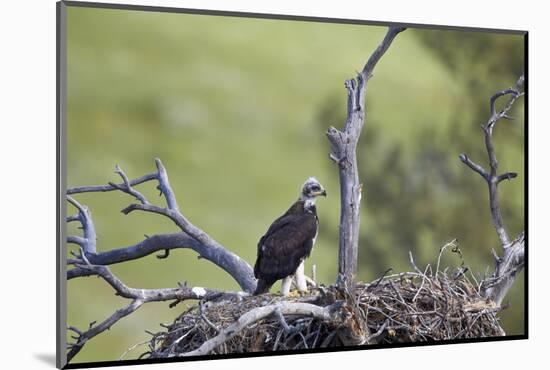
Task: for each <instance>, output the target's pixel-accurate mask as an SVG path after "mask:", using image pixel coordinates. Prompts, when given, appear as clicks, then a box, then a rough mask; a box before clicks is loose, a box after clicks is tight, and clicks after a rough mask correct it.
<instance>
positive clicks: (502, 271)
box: [459, 75, 525, 305]
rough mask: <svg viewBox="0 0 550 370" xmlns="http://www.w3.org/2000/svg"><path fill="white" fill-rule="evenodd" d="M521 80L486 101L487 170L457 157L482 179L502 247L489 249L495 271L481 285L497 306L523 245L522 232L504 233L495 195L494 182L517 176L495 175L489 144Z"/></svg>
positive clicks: (519, 265)
mask: <svg viewBox="0 0 550 370" xmlns="http://www.w3.org/2000/svg"><path fill="white" fill-rule="evenodd" d="M523 83H524V76H523V75H522V76H520V77H519V78H518V80H517V81H516V84H515V86H514V87H511V88H509V89H505V90H502V91H498V92H496V93H495V94H494V95H493V96H491V99H490V100H489V109H490V113H491V116H490V117H489V119H488V120H487V122H486V123H485V124H484V125H482V126H481V128H482V129H483V134H484V142H485V149H486V150H487V156H488V159H489V168H490V170H489V171H487V170H486V169H484V168H483V167H482V166H480V165H479V164H476V163H475V162H473V161H472V160H471V159H470V158H469V157H468V156H467V155H466V154H460V156H459V158H460V160H461V161H462V162H463V163H464V164H465V165H467V166H468V167H469V168H470V169H472V170H473V171H475V172H477V173H478V174H479V175H480V176H481V177H482V178H483V179H484V180H485V181H486V182H487V187H488V190H489V207H490V208H491V220H492V222H493V226H494V228H495V231H496V233H497V235H498V238H499V239H500V243H501V245H502V248H503V251H504V253H503V255H502V257H499V256H498V255H497V253H496V252H494V251H493V256H494V258H495V265H496V267H495V271H494V272H493V274H492V276H491V277H490V278H489V279H487V280H485V281H484V282H483V285H482V288H483V291H484V295H485V297H487V298H490V299H492V300H493V301H494V302H495V303H497V304H498V305H500V304H501V303H502V300H503V299H504V297H505V296H506V294H507V293H508V291H509V290H510V288H511V286H512V284H513V282H514V280H515V278H516V276H517V274H518V273H519V272H520V271H521V270H522V269H523V265H524V249H525V248H524V244H525V238H524V233H523V232H522V233H521V234H520V235H519V236H518V237H517V238H516V239H515V240H514V241H512V242H510V238H509V236H508V232H507V231H506V228H505V227H504V222H503V220H502V213H501V212H500V203H499V197H498V185H499V184H500V182H502V181H503V180H512V179H514V178H516V177H517V174H516V173H515V172H506V173H503V174H501V175H499V174H498V161H497V157H496V153H495V147H494V145H493V129H494V127H495V124H496V123H497V122H498V121H499V120H501V119H511V118H510V117H509V116H508V112H509V111H510V109H512V106H513V105H514V103H515V102H516V100H517V99H518V98H519V97H521V96H523V94H524V93H523V92H521V90H522V87H523ZM507 95H509V96H510V97H509V99H508V101H507V102H506V104H505V105H504V107H503V108H502V109H501V110H500V111H498V110H497V109H496V108H495V104H496V102H497V100H498V99H499V98H500V97H503V96H507Z"/></svg>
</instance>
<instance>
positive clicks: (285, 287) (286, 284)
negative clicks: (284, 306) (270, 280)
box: [281, 275, 292, 296]
mask: <svg viewBox="0 0 550 370" xmlns="http://www.w3.org/2000/svg"><path fill="white" fill-rule="evenodd" d="M291 284H292V275H290V276H287V277H286V278H284V279H283V282H282V283H281V294H282V295H284V296H286V295H288V293H289V292H290V285H291Z"/></svg>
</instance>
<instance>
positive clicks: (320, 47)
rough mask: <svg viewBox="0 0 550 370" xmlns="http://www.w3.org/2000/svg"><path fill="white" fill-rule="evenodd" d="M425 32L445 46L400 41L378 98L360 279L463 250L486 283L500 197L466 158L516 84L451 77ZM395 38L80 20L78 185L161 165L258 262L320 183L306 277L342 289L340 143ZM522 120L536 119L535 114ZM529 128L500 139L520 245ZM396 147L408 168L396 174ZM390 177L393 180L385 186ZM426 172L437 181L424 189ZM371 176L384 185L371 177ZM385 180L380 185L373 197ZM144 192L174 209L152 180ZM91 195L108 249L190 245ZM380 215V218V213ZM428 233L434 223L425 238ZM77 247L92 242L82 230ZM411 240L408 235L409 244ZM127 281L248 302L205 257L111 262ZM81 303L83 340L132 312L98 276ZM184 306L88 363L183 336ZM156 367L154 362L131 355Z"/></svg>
mask: <svg viewBox="0 0 550 370" xmlns="http://www.w3.org/2000/svg"><path fill="white" fill-rule="evenodd" d="M426 32H432V33H433V32H437V31H417V30H407V31H406V32H404V33H402V34H400V35H399V36H398V38H397V40H396V41H395V43H394V45H393V46H392V48H391V49H390V50H389V52H388V53H387V54H386V55H385V56H384V58H383V59H382V60H381V61H380V63H379V65H378V66H377V69H376V71H375V76H374V78H373V79H372V80H371V81H370V82H369V85H368V93H367V94H368V98H367V124H366V125H367V128H366V130H365V132H364V138H363V141H362V144H361V149H360V153H359V162H360V166H361V168H362V176H365V180H364V182H365V184H366V187H365V194H366V195H365V198H364V203H363V205H362V206H363V216H362V217H363V218H362V220H363V224H362V231H361V232H362V244H361V246H360V254H361V256H360V259H361V261H360V267H359V270H360V271H359V277H360V279H362V280H371V279H375V278H376V277H377V276H378V274H379V273H380V271H384V270H386V269H387V268H388V267H393V268H394V269H395V270H403V269H405V270H407V269H410V266H408V255H407V254H408V251H409V250H414V251H415V254H416V255H417V256H418V261H417V262H419V264H425V263H430V262H433V260H434V259H435V258H436V257H437V253H438V249H439V247H440V246H441V245H443V244H444V243H445V242H447V241H449V240H451V239H454V238H459V240H460V242H461V248H462V250H463V253H464V254H465V256H466V258H467V259H468V262H469V263H470V264H471V265H472V269H473V270H475V271H476V272H477V273H479V274H482V273H483V272H485V268H486V267H487V266H492V264H491V260H490V248H491V247H497V246H498V245H497V241H496V237H495V236H494V235H493V234H494V230H493V229H492V227H491V223H490V218H489V211H488V209H489V208H488V205H487V203H486V202H487V200H486V197H487V195H486V193H485V191H486V189H485V186H484V184H483V183H482V182H481V180H480V179H478V178H476V177H474V174H472V173H471V171H469V170H467V169H466V168H463V167H464V166H462V165H461V164H460V162H459V161H458V159H457V158H458V154H459V153H460V152H461V151H463V150H465V151H468V153H469V154H471V155H472V156H474V158H475V159H477V160H479V161H480V162H481V161H482V160H484V157H483V151H482V148H483V147H482V145H483V143H482V136H481V134H480V132H479V129H478V127H479V124H481V123H482V122H483V120H484V119H485V118H486V114H487V112H480V111H479V110H478V107H479V105H478V104H479V101H478V99H477V97H478V96H481V97H482V99H485V100H483V104H484V105H486V101H488V97H489V96H490V95H491V94H492V92H494V91H496V90H499V89H502V88H505V87H507V86H508V85H511V84H512V82H513V81H514V79H513V78H511V79H508V80H507V81H504V82H503V81H501V80H498V81H494V80H493V79H490V78H489V77H490V76H491V70H492V69H491V68H492V67H491V65H492V64H491V63H493V61H488V62H487V61H485V60H479V61H475V60H474V58H475V56H468V54H467V53H466V56H464V58H465V63H481V64H483V63H486V64H487V65H488V66H487V68H486V70H485V69H483V70H482V69H479V70H476V71H475V72H474V73H475V74H476V75H477V76H479V78H480V79H481V80H482V81H487V84H485V85H484V86H483V89H477V90H475V91H474V90H471V86H470V85H469V84H468V81H469V80H468V79H465V78H462V77H463V75H461V74H464V73H465V72H464V71H459V70H457V69H456V68H454V67H453V66H450V65H448V63H446V62H445V60H446V56H445V55H442V54H441V53H437V51H436V50H435V48H434V46H433V45H434V44H433V43H430V42H428V41H429V40H428V39H429V37H427V36H426V35H425V33H426ZM384 33H385V28H383V27H372V26H360V25H343V24H327V23H312V22H295V21H279V20H260V19H244V18H223V17H216V16H197V15H186V14H168V13H148V12H136V11H120V10H100V9H86V8H73V7H69V9H68V35H69V36H68V124H67V129H68V150H67V157H68V158H67V165H68V186H78V185H93V184H105V183H107V182H108V181H115V180H118V179H117V175H116V174H114V172H113V171H114V167H115V165H116V164H118V165H120V166H121V167H122V169H123V170H124V171H125V172H126V174H127V175H128V176H129V177H132V178H133V177H138V176H141V175H143V174H145V173H150V172H153V171H154V169H155V166H154V161H153V158H154V157H159V158H161V159H162V161H163V163H164V164H165V166H166V168H167V170H168V174H169V176H170V181H171V184H172V186H173V189H174V191H175V192H176V196H177V198H178V201H179V205H180V208H181V210H182V212H183V213H184V214H185V216H186V217H188V218H189V219H190V220H191V222H193V223H194V224H195V225H197V226H199V227H201V228H202V229H203V230H205V231H206V232H207V233H209V234H210V235H211V236H212V237H213V238H215V239H216V240H217V241H219V242H220V243H222V244H223V245H225V246H226V247H227V248H229V249H231V250H232V251H234V252H235V253H237V254H238V255H240V256H241V257H243V258H245V259H246V260H247V261H249V263H251V264H253V263H254V260H255V256H256V243H257V241H258V239H259V238H260V237H261V235H263V233H264V232H265V231H266V229H267V227H268V226H269V224H270V223H271V222H272V221H273V220H274V219H275V218H276V217H278V216H279V215H280V214H281V213H282V212H284V211H285V210H286V208H288V206H289V205H290V204H291V203H292V202H293V201H294V200H295V199H296V198H297V196H298V191H299V189H300V186H301V185H302V183H303V181H304V180H305V179H306V178H307V177H309V176H316V177H317V178H318V179H319V180H320V181H321V182H322V183H323V185H324V186H325V188H326V189H327V191H328V195H329V196H328V197H327V198H326V199H322V200H320V201H319V203H318V212H319V217H320V220H321V221H320V222H321V224H320V228H321V233H320V238H319V239H318V241H317V244H316V246H315V249H314V252H313V253H312V255H311V257H310V259H309V260H308V264H307V267H306V268H307V269H309V267H310V266H311V265H312V264H315V265H316V266H317V276H318V279H319V280H320V281H322V282H325V283H327V284H330V283H332V282H333V281H334V279H335V274H336V268H337V266H336V260H337V225H338V217H339V197H338V193H339V189H338V174H337V169H336V168H335V166H334V165H333V164H332V163H331V162H330V160H329V158H328V150H329V149H328V142H327V140H326V138H325V136H324V131H325V130H326V128H327V127H328V126H329V125H335V126H341V125H342V123H343V121H342V117H343V116H344V115H345V106H346V91H345V89H344V86H343V83H344V81H345V80H346V79H347V78H350V77H353V76H354V73H355V71H358V70H360V69H361V68H362V66H363V64H364V63H365V62H366V59H367V58H368V56H369V55H370V53H371V52H372V50H374V48H375V47H376V45H377V44H378V43H379V41H380V40H381V39H382V37H383V35H384ZM449 33H451V32H448V31H447V33H446V34H444V33H441V37H443V38H445V37H448V36H447V35H448V34H449ZM503 37H505V38H506V39H507V40H509V39H511V38H513V41H511V43H512V44H513V45H512V47H515V48H516V49H517V47H518V45H520V46H521V45H522V38H521V37H519V36H499V35H493V36H491V37H488V38H487V41H486V43H487V44H488V45H491V46H493V47H495V48H499V47H502V48H508V49H509V48H510V47H511V46H510V45H509V44H510V42H508V43H503V42H502V41H501V40H502V38H503ZM427 40H428V41H427ZM501 45H503V46H501ZM508 49H507V50H508ZM514 50H515V49H514ZM521 50H522V49H521ZM520 56H522V54H520ZM453 58H454V56H453ZM520 62H522V61H520ZM496 63H497V61H495V62H494V64H496ZM488 76H489V77H488ZM470 78H471V76H470ZM502 83H504V85H502ZM519 105H520V104H518V106H519ZM515 114H516V116H517V117H521V107H520V110H519V111H518V112H516V113H515ZM522 123H523V121H522V120H519V121H516V122H514V123H508V122H507V123H505V125H507V126H506V127H503V128H502V129H501V127H498V128H497V130H496V131H497V132H496V135H497V137H496V140H497V142H496V145H497V152H498V154H499V159H500V162H501V164H502V166H503V169H509V170H514V171H517V172H519V173H520V176H519V178H518V179H517V180H516V181H515V182H513V183H510V184H508V183H507V184H504V186H503V190H502V196H503V197H504V198H505V199H504V200H503V203H504V204H503V209H504V212H505V214H504V217H505V222H506V221H509V222H508V223H507V224H509V225H510V226H511V227H510V231H511V233H513V234H514V233H516V232H519V231H521V230H522V228H523V227H524V226H523V222H524V220H523V184H522V183H523V180H524V177H523V170H524V169H523V128H522V127H523V125H522ZM472 128H473V129H472ZM369 133H372V135H371V136H369ZM369 137H370V139H369ZM369 140H370V141H369ZM436 143H437V144H438V145H436ZM461 143H468V146H467V147H465V148H464V147H460V146H461V145H460V144H461ZM503 143H506V144H510V143H511V144H510V145H504V144H503ZM431 147H437V148H439V151H438V152H437V153H436V154H437V158H440V161H439V162H438V166H435V165H432V164H433V163H432V162H430V161H423V160H421V159H419V158H420V157H419V156H422V155H425V154H426V152H425V151H423V150H422V149H423V148H431ZM396 148H397V149H396ZM476 148H477V149H476ZM395 150H397V151H398V152H399V155H396V156H395V160H392V159H391V158H392V157H391V156H389V155H390V154H391V153H393V152H394V151H395ZM472 150H474V152H471V151H472ZM422 158H424V157H422ZM430 158H431V157H430ZM415 163H416V165H417V167H414V168H413V164H415ZM382 164H385V166H386V167H384V168H388V169H389V171H391V172H392V176H387V173H386V174H385V173H382V172H381V170H382V167H381V165H382ZM393 165H395V167H393ZM392 167H393V168H392ZM439 168H443V169H447V170H445V171H450V175H449V176H450V178H453V179H457V178H458V179H461V178H466V180H464V182H462V183H461V184H462V186H461V187H458V188H457V187H456V186H455V185H456V183H455V182H441V181H440V178H441V177H440V176H439V174H440V172H438V171H439V170H438V169H439ZM413 169H414V171H413ZM411 173H414V174H416V175H418V176H419V177H421V178H422V179H423V181H420V180H419V181H420V182H418V181H416V180H415V179H414V178H413V177H412V175H411V176H410V177H409V174H411ZM370 174H373V176H376V177H371V180H369V176H370ZM401 174H402V175H403V176H401V177H400V175H401ZM405 176H407V177H405ZM372 179H376V183H373V184H372V186H369V184H370V182H369V181H372ZM386 180H387V181H386ZM415 181H416V182H415ZM403 184H406V186H402V185H403ZM414 184H420V185H416V188H415V185H414ZM408 189H412V190H411V191H412V193H410V194H409V193H408V192H407V191H408ZM415 189H416V190H415ZM418 189H420V190H422V192H428V193H429V196H430V199H431V201H430V202H423V205H422V206H418V205H417V204H416V203H414V199H413V198H416V195H418V194H419V193H418V192H419V191H420V190H418ZM457 189H459V190H457ZM139 190H140V191H143V193H144V194H146V195H147V196H148V197H149V199H150V200H151V201H158V202H159V204H162V198H158V193H157V191H156V190H155V189H154V186H153V184H152V183H149V184H145V185H143V186H140V187H139ZM462 190H464V191H462ZM411 194H412V195H414V197H412V198H410V199H409V198H408V197H411ZM472 194H475V196H474V195H472ZM422 195H423V196H424V195H426V194H424V193H422ZM76 198H77V199H78V200H79V201H80V202H81V203H83V204H86V205H88V206H89V207H90V209H91V211H92V214H93V219H94V221H95V226H96V230H97V233H98V249H99V250H101V251H104V250H110V249H112V248H115V247H121V246H128V245H132V244H134V243H136V242H138V241H140V240H141V239H143V235H144V234H147V235H152V234H156V233H162V232H174V231H177V230H176V229H175V226H174V225H173V223H172V222H170V221H168V220H167V219H164V218H162V217H160V216H154V215H149V214H142V213H138V212H134V213H132V214H130V215H128V216H124V215H123V214H122V213H120V210H121V209H123V208H124V207H126V206H127V205H128V204H129V203H130V202H132V201H133V200H132V199H131V198H130V197H129V196H127V195H126V194H121V193H115V192H110V193H92V194H82V195H77V196H76ZM376 199H386V200H384V202H381V201H379V202H378V203H376ZM483 199H485V203H484V202H483ZM371 204H372V206H373V207H376V208H375V209H376V210H377V211H376V213H373V212H369V209H371V210H372V209H373V208H369V207H370V205H371ZM402 206H405V207H408V208H407V212H409V213H407V214H410V218H409V220H410V221H409V222H407V223H408V224H410V225H409V226H410V227H409V228H406V227H401V226H399V227H395V224H394V223H393V222H392V220H395V217H396V216H395V215H396V214H397V213H401V212H404V210H402V209H400V207H402ZM427 208H429V209H427ZM73 212H74V209H72V208H69V213H73ZM426 215H429V217H427V216H426ZM507 216H508V218H506V217H507ZM423 217H424V218H423ZM417 219H418V220H425V219H426V220H431V222H428V221H426V222H425V223H423V224H419V223H418V222H416V221H415V220H417ZM464 225H465V226H464ZM403 226H404V225H403ZM401 229H403V230H405V229H407V232H408V233H409V234H403V233H401ZM69 232H70V233H77V232H78V230H76V228H74V226H73V225H71V227H70V228H69ZM374 235H375V236H376V237H375V238H374V237H372V236H374ZM399 235H402V236H403V238H402V239H401V240H402V241H401V242H399V243H397V242H396V239H395V238H396V237H397V236H399ZM73 248H74V247H73V246H69V247H68V249H69V250H72V249H73ZM448 262H449V263H457V262H456V261H453V260H449V261H448ZM112 271H113V272H114V273H115V274H116V275H117V276H118V277H119V278H120V279H122V280H123V281H124V282H125V283H126V284H128V285H129V286H132V287H141V288H160V287H173V286H175V285H176V283H177V282H178V281H180V282H183V281H187V282H188V283H189V284H191V285H201V286H208V287H211V288H217V289H237V288H238V286H237V284H236V283H235V282H234V281H233V280H232V279H231V278H230V277H229V276H228V275H227V274H225V273H224V272H223V271H222V270H220V269H218V268H216V267H215V266H214V265H212V264H210V263H209V262H207V261H204V260H198V259H197V258H196V254H194V253H193V252H190V251H181V250H177V251H172V252H171V254H170V257H169V258H168V259H165V260H159V259H157V258H155V256H154V255H152V256H149V257H147V258H143V259H140V260H137V261H132V262H127V263H124V264H120V265H113V266H112ZM520 284H522V282H518V283H517V284H516V292H515V293H514V294H513V295H511V296H510V300H511V302H512V306H511V308H510V309H509V310H508V311H509V312H511V313H506V314H509V315H510V318H508V319H507V321H506V322H505V328H507V330H508V331H509V333H511V334H513V333H521V332H522V331H523V317H522V314H523V311H522V304H523V293H522V290H521V289H520V288H521V287H520V288H518V286H519V285H520ZM68 298H69V301H68V322H69V323H70V325H73V326H76V327H80V328H87V327H88V324H89V323H90V322H91V321H94V320H103V319H104V318H105V317H107V316H108V315H110V314H111V313H112V312H113V311H114V310H115V309H117V308H120V307H122V306H123V305H125V300H123V299H120V298H118V297H115V296H114V295H113V291H112V289H111V288H110V287H109V286H108V285H107V284H105V282H103V281H102V280H101V279H98V278H82V279H76V280H72V281H70V282H69V283H68ZM184 308H185V305H184V304H181V305H178V306H176V308H174V309H169V308H168V305H167V304H163V303H159V304H156V303H152V304H147V305H145V306H144V307H142V308H140V309H139V311H138V312H136V313H135V314H133V315H132V316H130V317H128V318H125V319H123V320H122V321H120V322H119V323H118V324H117V325H115V326H114V327H113V328H112V329H111V330H110V331H109V332H106V333H104V334H102V335H100V336H99V337H96V338H94V339H93V340H91V341H90V342H89V343H88V344H86V346H85V348H84V349H83V350H82V351H81V353H80V354H79V355H78V356H77V357H75V359H74V361H75V362H83V361H97V360H113V359H118V358H119V356H120V355H121V354H122V353H123V352H124V351H125V349H126V348H128V347H130V346H132V345H133V344H135V343H137V342H140V341H144V340H146V339H148V335H147V334H146V333H145V332H144V330H150V331H156V330H158V329H159V323H168V322H170V321H172V320H173V318H174V317H175V316H176V315H178V314H179V313H180V312H181V310H183V309H184ZM142 352H143V350H142V349H141V348H138V349H136V350H135V351H133V352H131V353H130V354H128V356H127V357H126V358H136V357H137V356H138V355H139V354H140V353H142Z"/></svg>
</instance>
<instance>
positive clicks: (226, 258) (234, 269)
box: [67, 158, 256, 292]
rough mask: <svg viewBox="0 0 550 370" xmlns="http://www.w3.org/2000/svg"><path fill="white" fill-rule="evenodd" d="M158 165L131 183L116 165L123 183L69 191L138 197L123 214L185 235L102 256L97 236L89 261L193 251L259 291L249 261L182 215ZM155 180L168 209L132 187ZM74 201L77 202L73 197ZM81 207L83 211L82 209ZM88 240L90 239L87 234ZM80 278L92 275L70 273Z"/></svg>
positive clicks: (249, 288) (79, 270) (81, 271)
mask: <svg viewBox="0 0 550 370" xmlns="http://www.w3.org/2000/svg"><path fill="white" fill-rule="evenodd" d="M155 163H156V166H157V170H158V173H157V174H150V175H145V176H143V177H140V178H138V179H135V180H132V181H130V180H128V177H127V176H126V174H125V173H124V172H123V171H122V170H121V169H120V167H118V166H117V167H116V171H115V172H116V173H118V174H119V175H120V176H121V177H122V180H123V183H122V184H114V183H110V184H109V185H107V186H91V187H80V188H73V189H69V190H70V191H71V192H72V193H82V192H90V191H91V192H94V191H111V190H120V191H123V192H125V193H127V194H130V195H131V196H133V197H135V198H136V199H138V200H139V201H140V202H141V204H131V205H129V206H128V207H126V208H124V209H123V210H122V212H123V213H124V214H126V215H127V214H129V213H131V212H133V211H136V210H140V211H144V212H151V213H156V214H160V215H162V216H165V217H168V218H169V219H171V220H172V221H173V222H174V223H175V224H176V225H177V226H178V227H179V228H180V229H181V230H182V231H183V233H180V234H166V235H158V236H156V237H154V238H149V239H151V240H149V239H148V240H144V241H142V242H140V243H138V244H137V245H135V246H131V247H127V248H119V249H116V250H112V251H109V252H103V253H96V251H95V236H94V238H93V240H94V249H93V253H92V252H91V250H86V249H85V250H86V253H87V257H88V258H89V259H90V261H91V262H92V263H95V264H102V265H103V264H112V263H120V262H123V261H128V260H132V259H136V258H140V257H143V256H146V255H148V254H150V253H153V252H155V251H158V250H165V251H167V250H170V249H174V248H191V249H193V250H194V251H196V252H197V253H199V256H200V257H201V258H204V259H207V260H209V261H211V262H213V263H214V264H216V265H217V266H219V267H220V268H222V269H223V270H225V271H226V272H227V273H229V274H230V275H231V276H232V277H233V278H234V279H235V280H236V281H237V283H238V284H239V285H240V287H241V288H242V289H243V290H244V291H247V292H251V291H254V289H255V288H256V279H255V278H254V273H253V270H252V267H251V266H250V265H249V264H248V262H246V261H245V260H243V259H242V258H240V257H239V256H237V255H236V254H234V253H232V252H231V251H229V250H228V249H226V248H225V247H223V246H222V245H221V244H219V243H218V242H217V241H215V240H214V239H212V238H211V237H210V236H209V235H208V234H206V233H205V232H204V231H203V230H201V229H199V228H198V227H196V226H195V225H193V224H192V223H191V222H190V221H189V220H188V219H187V218H186V217H184V216H183V215H182V214H181V212H180V210H179V206H178V204H177V201H176V197H175V194H174V192H173V190H172V188H171V186H170V182H169V180H168V173H167V171H166V168H165V167H164V165H163V164H162V162H161V160H160V159H158V158H156V159H155ZM155 179H156V180H158V183H159V184H158V189H159V190H160V192H161V195H163V196H164V198H165V199H166V204H167V208H162V207H159V206H156V205H153V204H149V202H148V201H147V199H145V197H144V196H143V195H142V194H141V193H139V192H138V191H137V190H135V189H134V188H133V187H132V186H133V185H135V184H139V183H142V182H146V181H150V180H155ZM71 201H73V202H76V201H74V200H73V199H72V198H71ZM80 207H81V208H82V209H83V207H82V206H80ZM77 208H78V207H77ZM81 212H83V211H81ZM82 217H84V216H82ZM88 219H89V221H90V224H91V226H92V229H90V230H93V224H92V223H91V218H89V217H88ZM84 230H85V234H86V230H87V228H86V226H85V227H84ZM94 233H95V231H94ZM85 238H86V239H87V237H86V235H85ZM73 241H77V239H73ZM80 276H89V273H88V272H87V271H86V270H84V269H82V268H75V269H72V270H69V271H67V278H68V279H72V278H75V277H80Z"/></svg>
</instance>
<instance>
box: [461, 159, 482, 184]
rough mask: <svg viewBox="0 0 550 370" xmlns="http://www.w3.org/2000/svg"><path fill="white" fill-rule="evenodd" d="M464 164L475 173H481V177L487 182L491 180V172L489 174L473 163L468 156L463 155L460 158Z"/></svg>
mask: <svg viewBox="0 0 550 370" xmlns="http://www.w3.org/2000/svg"><path fill="white" fill-rule="evenodd" d="M458 157H459V158H460V160H461V161H462V163H464V164H465V165H467V166H468V167H470V168H471V169H472V170H474V171H475V172H477V173H479V175H480V176H481V177H483V178H484V179H485V181H487V180H489V172H487V171H486V170H485V169H484V168H483V167H481V166H480V165H479V164H477V163H475V162H473V161H472V160H471V159H470V158H469V157H468V156H467V155H466V154H461V155H459V156H458Z"/></svg>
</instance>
